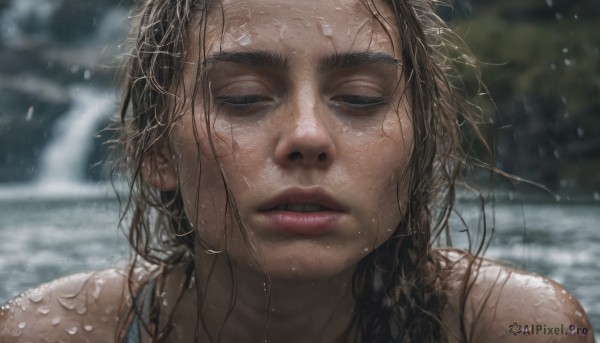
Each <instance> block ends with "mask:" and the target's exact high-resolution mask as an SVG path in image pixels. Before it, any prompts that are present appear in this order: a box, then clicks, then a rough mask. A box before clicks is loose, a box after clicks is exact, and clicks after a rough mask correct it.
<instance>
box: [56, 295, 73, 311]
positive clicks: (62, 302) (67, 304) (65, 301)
mask: <svg viewBox="0 0 600 343" xmlns="http://www.w3.org/2000/svg"><path fill="white" fill-rule="evenodd" d="M56 301H58V303H59V304H60V306H62V307H64V308H66V309H67V310H74V309H75V303H74V302H73V301H72V300H69V299H65V298H63V297H58V298H57V299H56Z"/></svg>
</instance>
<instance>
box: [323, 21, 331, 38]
mask: <svg viewBox="0 0 600 343" xmlns="http://www.w3.org/2000/svg"><path fill="white" fill-rule="evenodd" d="M321 31H322V32H323V35H324V36H325V37H331V36H333V25H331V24H327V23H324V22H321Z"/></svg>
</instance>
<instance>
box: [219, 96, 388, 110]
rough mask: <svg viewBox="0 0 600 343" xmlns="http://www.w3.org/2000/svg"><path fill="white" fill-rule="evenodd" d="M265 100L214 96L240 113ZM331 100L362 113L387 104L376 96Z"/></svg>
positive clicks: (346, 97)
mask: <svg viewBox="0 0 600 343" xmlns="http://www.w3.org/2000/svg"><path fill="white" fill-rule="evenodd" d="M265 100H267V98H265V97H262V96H260V95H241V96H226V95H220V96H215V102H216V103H217V104H218V105H219V106H227V107H229V109H230V110H232V111H235V112H242V113H247V112H249V111H251V110H252V109H254V107H255V106H256V105H257V104H260V103H261V102H263V101H265ZM332 100H333V102H334V103H335V105H336V106H337V107H342V108H343V107H345V108H347V109H350V110H355V111H364V112H371V111H375V110H377V109H378V108H380V107H382V106H385V105H387V104H388V103H387V100H386V98H384V97H377V96H360V95H342V96H338V97H335V98H333V99H332Z"/></svg>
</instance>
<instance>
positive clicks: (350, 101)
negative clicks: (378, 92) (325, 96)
mask: <svg viewBox="0 0 600 343" xmlns="http://www.w3.org/2000/svg"><path fill="white" fill-rule="evenodd" d="M331 101H332V102H333V105H334V106H336V107H338V108H339V109H341V110H342V111H346V112H354V113H359V114H362V113H367V114H370V113H372V112H374V111H376V110H378V109H379V108H380V107H383V106H386V105H387V104H388V101H387V98H384V97H380V96H363V95H340V96H336V97H334V98H332V99H331Z"/></svg>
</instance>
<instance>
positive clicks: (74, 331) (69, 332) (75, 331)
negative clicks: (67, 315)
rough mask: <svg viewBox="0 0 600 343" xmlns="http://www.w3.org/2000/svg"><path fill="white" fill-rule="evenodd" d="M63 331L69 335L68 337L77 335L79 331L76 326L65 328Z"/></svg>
mask: <svg viewBox="0 0 600 343" xmlns="http://www.w3.org/2000/svg"><path fill="white" fill-rule="evenodd" d="M65 331H66V332H67V333H68V334H69V335H74V334H76V333H77V331H79V329H78V328H77V326H73V327H72V328H67V329H65Z"/></svg>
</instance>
